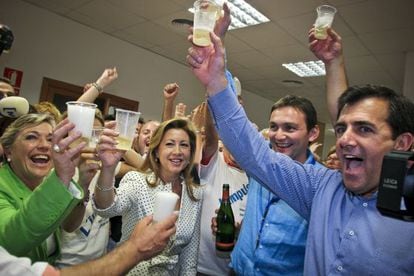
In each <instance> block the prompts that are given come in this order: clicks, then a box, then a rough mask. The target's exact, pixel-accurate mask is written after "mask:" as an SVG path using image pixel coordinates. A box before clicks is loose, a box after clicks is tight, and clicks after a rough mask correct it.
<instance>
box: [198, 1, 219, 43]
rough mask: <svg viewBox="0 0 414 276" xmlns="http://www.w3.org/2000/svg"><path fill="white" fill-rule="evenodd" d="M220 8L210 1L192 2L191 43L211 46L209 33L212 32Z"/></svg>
mask: <svg viewBox="0 0 414 276" xmlns="http://www.w3.org/2000/svg"><path fill="white" fill-rule="evenodd" d="M219 12H220V7H219V6H218V5H217V4H216V3H215V2H214V1H211V0H197V1H195V2H194V25H193V43H194V44H195V45H198V46H202V47H205V46H208V45H210V44H211V40H210V32H212V31H213V30H214V25H215V24H216V19H217V17H218V16H219Z"/></svg>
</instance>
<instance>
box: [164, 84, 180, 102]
mask: <svg viewBox="0 0 414 276" xmlns="http://www.w3.org/2000/svg"><path fill="white" fill-rule="evenodd" d="M163 91H164V99H165V100H171V101H174V100H175V98H176V97H177V95H178V92H179V91H180V86H178V84H177V83H175V82H174V83H168V84H166V85H165V86H164V90H163Z"/></svg>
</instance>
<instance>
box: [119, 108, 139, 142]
mask: <svg viewBox="0 0 414 276" xmlns="http://www.w3.org/2000/svg"><path fill="white" fill-rule="evenodd" d="M140 115H141V113H140V112H135V111H130V110H125V109H120V108H117V109H116V118H115V120H116V128H115V129H116V131H118V132H119V136H118V137H117V138H116V140H117V142H118V144H117V146H116V147H117V148H118V149H121V150H129V149H130V148H131V146H132V141H133V140H134V137H135V129H136V127H137V124H138V119H139V116H140Z"/></svg>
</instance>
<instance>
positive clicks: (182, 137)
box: [156, 128, 191, 182]
mask: <svg viewBox="0 0 414 276" xmlns="http://www.w3.org/2000/svg"><path fill="white" fill-rule="evenodd" d="M156 156H157V157H158V158H159V162H160V164H161V166H160V175H161V178H162V179H163V180H164V181H165V182H171V181H173V180H175V179H177V178H178V177H179V176H180V174H181V172H182V171H183V170H184V169H185V168H186V167H187V166H188V164H189V162H190V156H191V145H190V138H189V136H188V134H187V132H185V131H184V130H183V129H178V128H172V129H169V130H167V131H166V132H165V134H164V137H163V138H162V140H161V142H160V144H159V147H158V149H157V152H156Z"/></svg>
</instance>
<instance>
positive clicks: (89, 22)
mask: <svg viewBox="0 0 414 276" xmlns="http://www.w3.org/2000/svg"><path fill="white" fill-rule="evenodd" d="M65 17H67V18H69V19H71V20H73V21H76V22H79V23H81V24H83V25H86V26H88V27H91V28H93V29H95V30H98V31H101V32H104V33H108V34H109V33H112V32H114V31H115V30H116V29H115V27H114V26H112V25H110V23H109V22H108V21H106V20H99V18H96V17H92V16H89V15H85V14H83V13H79V12H77V11H71V12H69V13H68V14H67V15H65Z"/></svg>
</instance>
